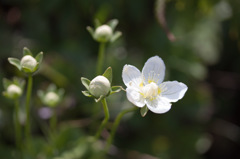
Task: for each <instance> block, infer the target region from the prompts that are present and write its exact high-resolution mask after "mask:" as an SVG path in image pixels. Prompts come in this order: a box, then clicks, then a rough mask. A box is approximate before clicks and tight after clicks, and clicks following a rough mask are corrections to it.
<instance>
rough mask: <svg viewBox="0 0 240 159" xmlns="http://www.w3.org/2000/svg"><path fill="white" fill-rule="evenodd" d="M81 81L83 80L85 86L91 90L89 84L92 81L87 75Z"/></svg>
mask: <svg viewBox="0 0 240 159" xmlns="http://www.w3.org/2000/svg"><path fill="white" fill-rule="evenodd" d="M81 81H82V84H83V85H84V86H85V88H86V89H87V90H89V84H90V82H91V81H90V80H89V79H87V78H85V77H81Z"/></svg>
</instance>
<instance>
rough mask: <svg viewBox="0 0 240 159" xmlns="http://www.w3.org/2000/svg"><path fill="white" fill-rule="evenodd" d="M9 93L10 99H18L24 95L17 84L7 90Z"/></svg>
mask: <svg viewBox="0 0 240 159" xmlns="http://www.w3.org/2000/svg"><path fill="white" fill-rule="evenodd" d="M7 93H8V96H9V97H10V98H16V97H19V96H21V95H22V89H21V88H20V87H19V86H17V85H15V84H11V85H9V86H8V88H7Z"/></svg>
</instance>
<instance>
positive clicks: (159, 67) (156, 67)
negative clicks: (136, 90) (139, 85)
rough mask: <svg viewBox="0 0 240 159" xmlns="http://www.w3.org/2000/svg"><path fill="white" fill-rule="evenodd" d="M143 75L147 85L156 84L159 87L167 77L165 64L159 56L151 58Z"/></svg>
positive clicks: (144, 68) (145, 66)
mask: <svg viewBox="0 0 240 159" xmlns="http://www.w3.org/2000/svg"><path fill="white" fill-rule="evenodd" d="M142 73H143V76H144V83H145V84H148V83H150V82H155V83H157V84H158V85H159V84H160V83H162V81H163V79H164V76H165V64H164V62H163V60H162V59H161V58H160V57H159V56H154V57H151V58H149V59H148V60H147V62H146V63H145V65H144V67H143V69H142Z"/></svg>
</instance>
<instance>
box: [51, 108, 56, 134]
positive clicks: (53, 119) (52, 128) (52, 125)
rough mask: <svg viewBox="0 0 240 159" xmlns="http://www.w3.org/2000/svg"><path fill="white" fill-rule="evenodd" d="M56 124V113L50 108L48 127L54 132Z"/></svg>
mask: <svg viewBox="0 0 240 159" xmlns="http://www.w3.org/2000/svg"><path fill="white" fill-rule="evenodd" d="M56 126H57V113H56V110H55V109H52V116H51V119H50V128H51V131H52V132H55V130H56Z"/></svg>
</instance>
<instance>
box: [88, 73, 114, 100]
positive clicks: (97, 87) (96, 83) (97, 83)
mask: <svg viewBox="0 0 240 159" xmlns="http://www.w3.org/2000/svg"><path fill="white" fill-rule="evenodd" d="M110 88H111V84H110V82H109V80H108V79H107V78H106V77H104V76H97V77H95V78H94V79H93V80H92V81H91V82H90V84H89V91H90V93H91V94H92V95H94V96H95V97H97V98H99V97H100V96H106V95H107V94H108V93H109V91H110Z"/></svg>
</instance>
